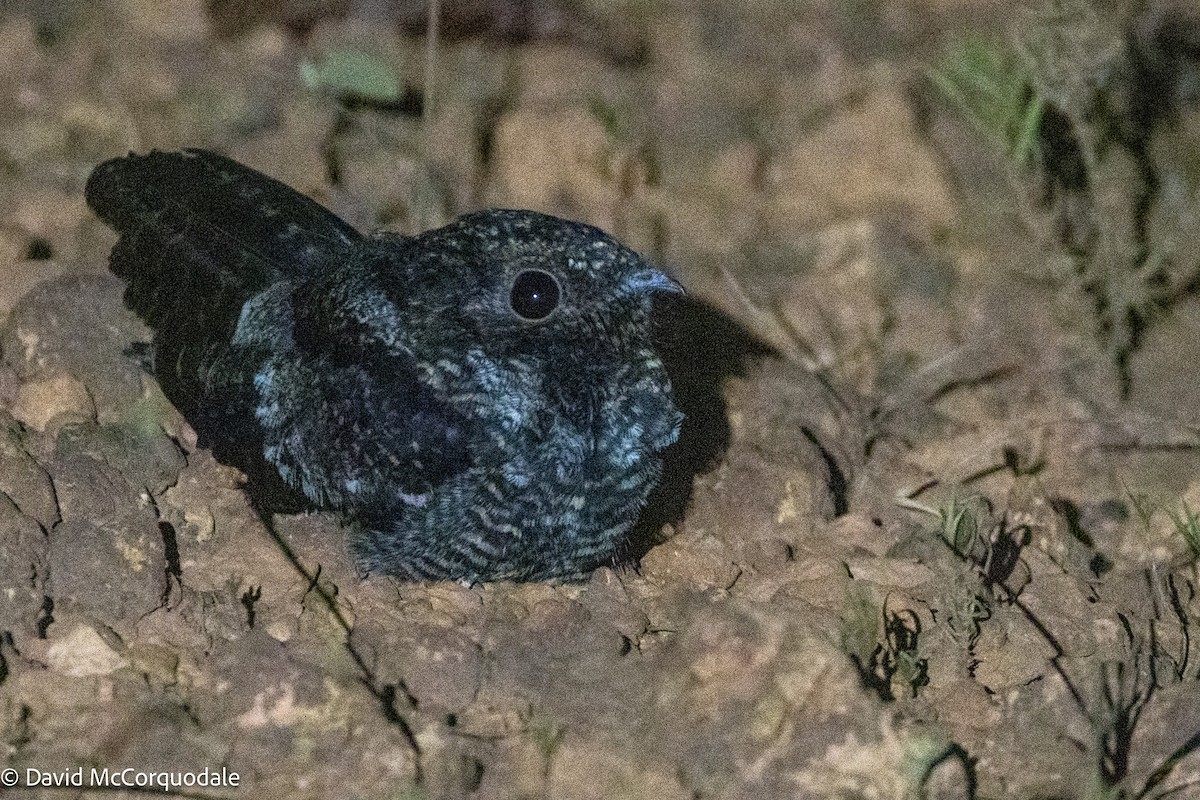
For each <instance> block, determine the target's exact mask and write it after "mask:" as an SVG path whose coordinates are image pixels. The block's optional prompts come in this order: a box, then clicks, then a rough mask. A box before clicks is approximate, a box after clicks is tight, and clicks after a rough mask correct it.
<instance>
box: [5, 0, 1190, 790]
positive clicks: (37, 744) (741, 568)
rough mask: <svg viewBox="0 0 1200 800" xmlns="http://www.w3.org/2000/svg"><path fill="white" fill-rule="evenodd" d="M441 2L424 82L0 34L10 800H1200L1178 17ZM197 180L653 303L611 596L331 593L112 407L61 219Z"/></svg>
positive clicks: (96, 326) (1185, 161) (257, 23)
mask: <svg viewBox="0 0 1200 800" xmlns="http://www.w3.org/2000/svg"><path fill="white" fill-rule="evenodd" d="M445 5H446V6H448V8H446V9H443V15H444V21H445V22H446V26H445V31H444V35H443V36H442V37H441V39H440V41H439V48H438V51H437V53H436V58H435V62H434V68H433V70H432V71H430V70H429V69H428V68H427V66H426V65H427V61H426V51H425V42H424V40H423V39H422V38H421V31H423V29H424V27H425V24H426V18H425V14H426V8H425V4H424V3H407V2H401V3H394V4H387V3H371V2H361V3H355V2H350V0H346V2H342V3H336V2H330V3H319V2H316V1H315V0H313V1H312V2H293V3H287V4H282V5H281V4H266V3H264V4H256V3H254V2H238V3H233V2H210V3H208V4H207V8H206V7H205V6H204V5H202V4H200V3H199V2H189V1H188V0H180V2H171V3H154V2H148V0H105V2H98V3H79V4H72V3H67V2H51V1H50V0H41V1H39V0H26V1H25V2H12V3H8V4H5V5H3V6H0V9H3V11H2V14H0V97H2V98H3V99H2V100H0V127H2V129H3V132H2V135H0V185H2V186H3V191H0V220H2V223H0V275H2V276H3V280H2V281H0V317H2V318H3V326H2V328H0V349H2V353H3V361H2V363H0V550H2V554H0V587H2V588H3V591H2V592H0V631H2V632H3V633H2V637H0V732H2V734H3V741H4V746H5V748H6V752H5V757H4V762H5V763H4V766H5V767H11V768H16V769H17V770H18V773H19V776H20V783H21V784H22V785H23V784H24V783H25V781H26V778H27V775H28V774H29V773H28V772H27V771H28V770H29V769H31V768H32V769H35V770H38V771H40V772H41V773H44V774H45V773H62V772H64V771H65V772H66V773H67V774H68V775H70V774H71V771H73V770H76V769H78V768H80V767H83V768H84V770H85V780H86V777H87V773H88V771H90V769H91V768H92V767H96V768H109V769H110V770H113V771H119V770H121V769H125V768H134V769H135V770H139V771H145V772H150V771H156V770H172V771H188V770H191V771H197V770H201V769H205V768H207V769H209V770H220V769H222V768H225V769H227V770H231V771H233V772H236V773H237V774H238V775H239V777H240V785H239V786H238V787H237V788H232V787H228V786H224V787H217V788H196V789H187V790H186V791H184V792H182V793H183V794H184V795H185V796H190V797H234V796H237V797H305V798H310V797H311V798H392V799H395V800H399V799H400V798H405V799H406V800H413V799H415V798H539V797H554V798H598V799H599V798H604V799H605V800H608V799H610V798H654V799H655V800H660V799H662V798H666V799H668V800H670V798H706V799H707V798H764V797H839V798H840V797H845V798H918V797H921V798H938V799H939V800H941V799H943V798H946V799H949V798H968V797H979V798H1064V799H1065V798H1081V800H1090V799H1091V798H1118V797H1119V798H1188V797H1200V753H1197V749H1198V748H1200V692H1197V679H1198V677H1200V643H1198V642H1196V641H1194V638H1195V637H1193V636H1192V634H1193V633H1194V632H1195V631H1193V629H1192V626H1191V621H1192V618H1193V615H1197V614H1200V597H1197V588H1198V585H1200V576H1198V574H1197V570H1196V563H1197V557H1198V555H1200V517H1198V516H1197V513H1198V512H1200V391H1198V389H1200V379H1198V378H1197V374H1196V355H1197V353H1200V298H1198V297H1197V296H1196V288H1197V286H1200V210H1198V205H1197V204H1198V203H1200V167H1198V166H1197V165H1200V112H1198V111H1197V110H1196V105H1195V101H1196V99H1197V95H1198V94H1200V89H1198V88H1197V87H1198V85H1200V58H1198V54H1200V21H1198V20H1197V19H1196V18H1195V17H1194V16H1193V17H1192V18H1190V19H1189V18H1188V16H1187V14H1188V13H1190V6H1189V5H1187V4H1185V3H1174V4H1172V3H1169V2H1163V3H1142V4H1136V3H1125V4H1117V3H1102V2H1093V3H1088V2H1085V1H1084V0H1075V2H1067V0H1057V1H1056V2H1052V3H1040V4H1032V5H1030V6H1029V8H1028V10H1026V11H1021V12H1018V11H1016V10H1014V6H1013V5H1012V4H1007V3H999V2H984V0H927V1H926V2H919V1H918V0H908V2H898V3H891V2H872V1H871V0H864V1H862V2H854V3H839V2H834V1H833V0H816V2H811V3H805V4H790V3H786V2H783V0H756V2H750V3H743V4H738V5H734V4H729V3H720V2H702V3H682V2H674V1H673V0H662V2H649V1H648V0H590V2H587V3H579V4H568V3H565V2H557V3H555V2H549V1H548V0H547V1H546V2H535V0H527V2H508V3H505V2H485V0H478V1H477V2H470V3H447V4H445ZM429 75H433V76H434V79H433V80H432V85H428V84H429V81H428V79H427V77H428V76H429ZM427 90H428V91H427ZM980 98H982V100H981V99H980ZM430 101H431V102H432V108H426V109H425V110H426V111H431V112H432V113H431V114H427V115H426V116H427V117H428V118H427V119H425V118H422V116H420V112H421V110H422V108H421V107H422V105H423V104H428V103H429V102H430ZM184 146H203V147H208V148H212V149H218V150H220V151H222V152H224V153H227V154H229V155H231V156H233V157H235V158H237V159H239V160H241V161H244V162H245V163H248V164H250V165H252V166H254V167H256V168H258V169H260V170H262V171H264V172H267V173H268V174H270V175H273V176H275V177H277V178H279V179H281V180H283V181H285V182H287V183H289V184H291V185H293V186H295V187H297V188H299V189H301V190H302V191H305V192H307V193H309V194H311V195H312V196H314V197H316V198H318V199H319V200H321V201H322V202H324V203H325V204H327V205H329V206H330V207H331V208H333V209H334V210H335V211H336V212H337V213H339V214H341V215H342V216H344V217H345V218H346V219H348V220H349V221H350V222H352V223H353V224H355V225H357V226H358V227H360V228H362V229H371V228H376V227H387V228H390V229H394V230H400V231H406V232H412V231H416V230H419V229H422V228H425V227H429V226H432V225H435V224H438V223H440V222H442V221H446V220H448V219H449V218H451V217H452V216H454V215H455V214H457V213H458V212H460V211H463V210H467V209H471V208H477V207H481V206H486V205H500V206H516V207H529V208H535V209H539V210H544V211H548V212H552V213H556V214H559V215H563V216H569V217H574V218H577V219H581V220H584V221H587V222H591V223H594V224H597V225H600V226H602V227H604V228H606V229H608V230H610V231H612V232H614V233H616V234H617V235H618V236H620V237H621V238H623V239H624V240H625V241H627V242H628V243H629V244H631V245H633V246H634V247H636V248H638V249H639V250H641V251H642V252H645V253H647V254H648V255H649V256H650V257H652V258H653V259H654V260H656V261H657V262H659V263H663V264H665V265H667V266H668V267H669V268H670V269H671V270H673V271H674V272H675V274H677V275H678V276H679V278H680V279H681V280H682V282H683V283H684V284H686V285H687V286H688V288H689V291H690V292H691V294H692V298H693V302H691V303H689V304H687V305H686V306H682V307H677V308H664V309H663V311H662V316H663V329H664V337H665V339H666V340H667V344H666V346H667V348H668V349H669V350H670V351H671V352H672V354H673V371H674V375H675V382H676V385H677V388H678V391H679V394H680V398H681V403H682V404H683V405H684V406H685V408H686V410H687V411H688V415H689V416H688V423H687V427H686V429H685V436H684V441H683V442H682V443H681V445H680V446H679V448H678V449H677V450H676V451H675V452H673V453H672V457H671V458H672V460H671V464H670V467H669V474H668V478H667V480H666V482H665V484H664V487H663V489H662V491H661V492H660V493H659V494H658V495H657V496H656V497H655V498H654V500H653V502H652V503H651V506H650V507H649V508H648V509H647V513H646V516H645V518H644V519H643V521H642V523H641V525H640V526H639V528H638V532H637V535H636V536H635V537H634V540H633V541H632V542H631V545H630V552H629V554H628V556H629V557H628V559H627V560H626V561H627V563H622V564H619V565H615V566H614V567H612V568H602V569H600V570H598V571H597V572H596V573H595V574H594V575H592V576H591V578H590V579H589V580H588V581H586V582H584V583H580V584H569V585H555V584H526V585H511V584H494V585H481V586H473V587H465V586H461V585H457V584H452V583H441V584H430V585H414V584H405V583H399V582H396V581H394V580H390V579H385V578H377V577H372V578H370V579H367V580H360V579H359V578H358V577H357V574H356V572H355V569H354V566H353V564H352V563H350V562H349V560H348V559H347V556H346V553H345V550H344V547H343V539H342V535H341V532H340V531H339V529H338V525H337V522H336V521H335V520H334V519H332V518H330V517H327V516H323V515H319V514H310V515H296V516H276V517H275V518H274V519H273V520H270V521H264V520H262V519H260V518H259V517H258V516H257V515H256V514H255V512H254V510H253V508H252V507H251V505H250V503H249V501H248V499H247V497H246V494H245V492H244V491H243V490H242V486H241V476H240V475H239V473H237V472H236V471H235V470H233V469H231V468H228V467H225V466H222V465H220V464H218V463H216V462H215V461H214V460H213V459H212V456H211V454H210V453H208V452H207V451H205V450H203V449H198V448H197V447H196V445H195V437H194V434H193V433H192V432H191V430H190V428H189V427H188V425H187V424H186V422H185V421H184V420H183V419H182V418H181V417H180V416H179V415H178V413H177V412H176V411H175V410H174V409H173V408H171V406H170V405H169V403H167V401H166V400H165V398H164V397H163V396H162V393H161V391H160V390H159V389H158V387H157V385H156V384H155V382H154V380H153V379H152V378H150V377H148V376H147V375H146V374H144V373H143V371H142V370H141V368H140V367H139V365H138V362H137V359H136V357H135V355H134V354H133V353H132V351H131V349H130V347H131V344H133V343H137V342H144V341H146V340H147V335H148V332H147V331H146V329H145V328H144V327H143V326H142V325H141V324H140V323H139V322H138V320H137V319H136V318H135V317H134V316H132V315H131V314H130V313H129V312H128V311H126V310H125V309H124V308H123V306H122V304H121V288H122V287H121V285H120V282H119V281H118V280H117V279H115V278H113V277H112V276H110V275H108V274H107V271H106V259H107V255H108V251H109V249H110V247H111V245H112V243H113V241H114V236H113V235H112V234H111V232H110V231H108V230H107V229H106V228H104V227H103V226H102V225H101V224H100V223H99V221H98V220H96V219H95V218H93V217H92V216H91V215H90V214H89V212H88V211H87V209H86V207H85V205H84V202H83V196H82V187H83V183H84V181H85V179H86V177H87V175H88V172H89V171H90V169H91V167H92V166H93V165H94V164H96V163H97V162H99V161H101V160H103V159H105V158H108V157H111V156H113V155H118V154H122V153H124V152H126V151H129V150H135V151H139V152H143V151H146V150H149V149H150V148H155V147H157V148H160V149H174V148H179V147H184ZM118 788H119V787H113V786H109V787H106V788H104V789H103V790H101V788H99V787H94V788H93V789H89V788H87V787H86V786H85V787H83V788H80V787H75V788H47V787H41V788H24V789H20V790H16V791H14V792H13V794H14V795H15V796H31V797H33V796H45V797H84V796H100V795H101V794H103V796H106V797H115V796H123V795H124V794H125V793H123V792H121V791H119V790H118ZM135 793H136V792H134V791H132V790H130V791H129V792H128V794H129V796H132V795H133V794H135Z"/></svg>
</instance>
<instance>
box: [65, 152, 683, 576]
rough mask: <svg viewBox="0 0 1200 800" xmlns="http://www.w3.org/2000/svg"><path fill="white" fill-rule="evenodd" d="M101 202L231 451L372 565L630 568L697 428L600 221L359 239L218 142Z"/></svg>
mask: <svg viewBox="0 0 1200 800" xmlns="http://www.w3.org/2000/svg"><path fill="white" fill-rule="evenodd" d="M87 201H88V205H90V206H91V207H92V209H93V210H94V211H95V212H96V213H97V214H98V215H99V216H100V217H101V218H102V219H103V220H104V221H105V222H107V223H108V224H109V225H110V226H112V227H113V228H114V229H116V231H117V232H118V233H119V234H120V239H119V241H118V242H117V245H116V246H115V247H114V248H113V253H112V262H111V263H112V270H113V272H115V273H116V274H117V275H119V276H121V277H122V278H124V279H125V280H126V282H127V283H128V288H127V290H126V294H125V299H126V302H127V304H128V305H129V306H130V307H131V308H132V309H133V310H135V311H136V312H137V313H138V314H140V315H141V316H142V317H143V318H144V319H145V320H146V321H147V323H149V324H150V326H151V327H152V328H153V329H154V331H155V338H154V354H155V367H154V370H155V374H156V375H157V376H158V378H159V379H160V381H161V382H162V384H163V387H164V390H165V391H166V392H167V395H168V397H169V398H170V399H171V400H172V401H173V402H174V403H175V404H176V405H177V406H178V407H179V409H180V410H181V411H182V412H183V413H184V415H185V416H186V417H187V418H188V419H189V421H190V422H191V423H192V425H193V426H194V427H195V428H196V430H197V432H198V433H199V434H200V436H201V439H202V443H205V444H208V445H210V446H212V447H213V449H214V452H215V453H216V455H217V457H218V458H220V459H222V460H225V461H227V462H229V463H233V464H235V465H237V466H239V467H241V468H243V469H245V470H246V471H247V472H248V473H249V474H250V476H251V478H252V481H253V480H259V481H263V482H270V481H272V480H273V481H276V482H278V480H279V478H280V477H281V478H282V480H283V482H285V483H286V484H287V485H289V486H291V487H293V488H295V489H298V490H299V491H301V492H303V494H304V495H305V496H306V497H307V498H308V500H310V501H311V502H312V503H314V504H315V505H317V506H318V507H322V508H330V509H336V510H339V511H341V512H343V513H344V516H345V518H346V519H347V521H348V523H349V528H350V530H351V539H352V546H353V550H354V552H355V554H356V556H357V558H358V559H359V562H360V564H361V566H362V567H363V568H364V569H365V570H367V571H378V572H385V573H390V574H393V575H397V576H400V577H405V578H456V579H461V580H467V581H480V580H496V579H513V580H540V579H546V578H570V577H575V576H579V575H581V574H583V573H586V572H587V571H588V570H590V569H592V568H594V567H596V566H597V565H599V564H602V563H604V562H605V561H606V560H609V559H611V558H612V556H613V553H614V551H615V550H616V548H617V547H618V546H619V544H620V543H621V541H622V540H623V538H624V536H625V534H626V533H627V532H628V530H629V528H630V527H631V526H632V525H633V523H634V521H635V519H636V517H637V514H638V510H639V509H640V507H641V506H642V504H643V503H644V502H645V500H646V497H647V495H648V494H649V493H650V491H651V489H652V488H653V487H654V485H655V484H656V482H657V481H658V479H659V474H660V470H661V458H660V454H661V451H662V450H663V448H665V447H667V446H668V445H669V444H671V443H672V442H673V441H675V438H676V436H677V432H678V428H679V422H680V414H679V412H678V411H677V410H676V409H675V406H674V405H673V403H672V400H671V393H670V385H669V382H668V380H667V377H666V374H665V372H664V370H663V366H662V364H661V362H660V361H659V359H658V357H657V356H656V354H655V352H654V351H653V348H652V345H651V336H650V322H649V312H650V301H651V296H652V294H653V293H654V292H655V291H659V290H665V291H679V287H678V285H677V284H676V283H674V282H673V281H672V280H670V279H669V278H667V277H666V276H665V275H663V274H662V273H661V272H658V271H656V270H654V269H652V268H651V267H650V266H648V265H647V264H646V263H645V262H644V261H643V260H642V259H641V258H640V257H639V256H638V255H637V254H635V253H633V252H632V251H630V250H629V249H627V248H625V247H623V246H622V245H621V244H619V243H618V242H617V241H616V240H614V239H613V238H612V237H610V236H608V235H606V234H605V233H603V232H602V231H600V230H597V229H596V228H592V227H590V226H587V225H582V224H579V223H575V222H568V221H566V220H561V219H557V218H555V217H550V216H545V215H542V214H537V213H534V212H530V211H503V210H493V211H483V212H479V213H474V214H468V215H466V216H463V217H461V218H459V219H458V220H456V221H454V222H453V223H451V224H450V225H447V226H446V227H444V228H439V229H437V230H432V231H428V232H426V233H423V234H421V235H419V236H416V237H405V236H399V235H396V234H391V233H375V234H371V235H369V236H363V235H360V234H359V233H358V232H357V231H355V230H354V229H353V228H352V227H351V226H349V225H347V224H346V223H345V222H343V221H342V220H340V219H338V218H337V217H336V216H334V215H333V214H332V213H330V212H329V211H327V210H326V209H324V208H323V207H321V206H320V205H319V204H317V203H315V202H313V201H312V200H310V199H309V198H306V197H304V196H303V195H300V194H298V193H297V192H294V191H293V190H291V189H289V188H288V187H286V186H284V185H283V184H281V183H279V182H277V181H275V180H272V179H270V178H267V177H266V176H264V175H261V174H259V173H257V172H255V171H253V170H251V169H248V168H247V167H244V166H242V165H240V164H238V163H236V162H234V161H230V160H229V159H226V158H223V157H221V156H218V155H215V154H213V153H208V152H204V151H199V150H188V151H185V152H182V153H160V152H153V153H150V154H149V155H146V156H134V155H130V156H129V157H127V158H118V159H114V160H112V161H108V162H105V163H104V164H101V165H100V166H98V167H97V168H96V169H95V171H94V172H93V173H92V176H91V178H90V179H89V181H88V185H87Z"/></svg>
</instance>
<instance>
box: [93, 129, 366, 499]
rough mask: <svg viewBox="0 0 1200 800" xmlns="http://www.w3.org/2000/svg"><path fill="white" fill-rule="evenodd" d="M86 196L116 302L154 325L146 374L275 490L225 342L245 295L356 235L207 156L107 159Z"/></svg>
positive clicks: (243, 371)
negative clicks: (100, 228) (102, 226)
mask: <svg viewBox="0 0 1200 800" xmlns="http://www.w3.org/2000/svg"><path fill="white" fill-rule="evenodd" d="M85 196H86V199H87V203H88V205H89V206H90V207H91V208H92V210H93V211H95V213H96V214H97V216H99V217H100V218H101V219H102V220H103V221H104V222H106V223H107V224H108V225H109V226H110V227H112V228H113V229H114V230H115V231H116V232H117V233H118V234H119V236H120V238H119V240H118V241H117V244H116V246H115V247H114V248H113V251H112V256H111V260H110V266H111V268H112V271H113V272H114V273H115V274H117V275H118V276H120V277H121V278H124V279H125V281H126V284H127V286H126V290H125V302H126V304H127V305H128V306H129V307H130V308H132V309H133V310H134V311H136V312H137V313H138V314H139V315H140V316H141V317H142V318H143V319H145V320H146V322H147V323H148V324H149V325H150V326H151V327H152V328H153V329H154V331H155V336H154V372H155V375H156V376H157V377H158V379H159V382H160V383H161V384H162V386H163V390H164V391H165V392H166V394H167V396H168V397H169V398H170V399H171V401H172V402H174V403H175V405H176V406H177V407H178V408H179V409H180V411H182V412H183V414H184V415H185V416H186V417H187V418H188V420H189V421H190V422H191V423H192V425H193V426H194V427H195V428H196V430H197V431H198V432H199V434H200V436H201V440H202V441H203V442H204V443H205V444H206V445H211V446H212V447H213V449H214V450H215V451H216V453H217V457H218V458H220V459H221V460H223V461H227V462H228V463H233V464H235V465H237V466H239V467H242V468H243V469H245V470H246V471H247V472H248V473H250V475H251V478H252V479H254V480H256V481H257V482H258V483H260V484H265V485H269V486H271V488H272V489H279V490H280V492H282V486H279V485H277V484H278V478H277V477H276V476H274V475H273V470H272V469H270V468H266V465H264V464H263V463H262V447H261V431H260V430H259V427H258V425H257V423H256V422H255V420H254V417H253V408H254V403H255V401H256V396H255V393H254V387H253V385H252V383H251V382H250V381H251V379H252V376H253V374H254V371H255V369H256V366H255V365H254V364H253V363H251V362H250V361H248V360H247V359H246V358H244V357H240V356H243V355H246V354H239V353H236V352H233V351H232V350H231V347H230V343H231V340H232V337H233V334H234V331H235V329H236V327H237V324H238V319H239V318H240V315H241V313H242V308H243V306H244V305H245V304H246V303H247V301H249V300H250V298H252V297H254V296H256V295H258V294H260V293H262V292H263V291H265V290H267V289H268V288H269V287H271V286H272V285H274V284H276V283H279V282H280V281H286V280H291V279H296V278H299V277H301V276H303V275H305V274H308V273H311V272H313V271H318V270H320V269H321V267H322V266H323V265H327V264H329V263H335V262H338V261H341V260H344V259H347V258H349V257H350V256H351V254H352V251H353V249H354V247H355V246H356V244H357V243H358V242H359V241H360V240H361V238H362V237H361V235H360V234H359V233H358V232H357V231H356V230H354V228H352V227H351V226H350V225H348V224H346V223H345V222H343V221H342V220H341V219H339V218H338V217H337V216H335V215H334V214H332V213H331V212H329V211H327V210H326V209H325V208H323V207H322V206H321V205H320V204H318V203H316V202H314V201H313V200H311V199H310V198H308V197H306V196H304V195H302V194H300V193H299V192H296V191H294V190H292V189H290V188H288V187H287V186H285V185H284V184H282V183H280V182H279V181H276V180H274V179H272V178H269V177H267V176H265V175H263V174H261V173H259V172H256V171H254V170H252V169H250V168H248V167H244V166H242V165H241V164H238V163H237V162H235V161H232V160H230V159H228V158H225V157H223V156H219V155H217V154H215V153H210V152H207V151H204V150H187V151H184V152H179V153H163V152H157V151H156V152H151V153H149V154H148V155H144V156H138V155H133V154H131V155H129V156H127V157H123V158H114V159H112V160H110V161H106V162H104V163H103V164H100V165H99V166H97V167H96V168H95V169H94V170H93V171H92V174H91V176H90V177H89V179H88V182H87V188H86V190H85Z"/></svg>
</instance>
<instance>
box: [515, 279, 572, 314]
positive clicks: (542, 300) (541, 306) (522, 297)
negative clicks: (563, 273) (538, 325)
mask: <svg viewBox="0 0 1200 800" xmlns="http://www.w3.org/2000/svg"><path fill="white" fill-rule="evenodd" d="M560 294H561V292H560V290H559V288H558V279H556V278H555V277H554V276H553V275H551V274H550V273H549V272H542V271H541V270H540V269H527V270H525V271H524V272H522V273H521V274H519V275H517V279H516V280H514V281H513V287H512V297H511V298H510V300H509V302H510V303H512V310H513V311H515V312H517V314H518V316H520V317H521V318H522V319H528V320H536V319H545V318H546V317H548V316H550V314H551V312H553V311H554V309H556V308H558V298H559V295H560Z"/></svg>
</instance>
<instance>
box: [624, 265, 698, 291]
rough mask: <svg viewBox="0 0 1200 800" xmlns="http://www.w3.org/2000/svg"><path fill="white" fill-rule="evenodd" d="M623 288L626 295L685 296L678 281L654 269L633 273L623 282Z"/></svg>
mask: <svg viewBox="0 0 1200 800" xmlns="http://www.w3.org/2000/svg"><path fill="white" fill-rule="evenodd" d="M624 288H625V291H626V292H627V293H628V294H650V293H652V292H670V293H671V294H687V292H686V291H685V290H684V288H683V285H682V284H680V283H679V281H677V280H675V279H674V278H672V277H670V276H669V275H667V274H666V273H665V272H659V271H658V270H656V269H644V270H641V271H640V272H635V273H633V274H632V275H630V276H629V279H628V280H626V281H625V284H624Z"/></svg>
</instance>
